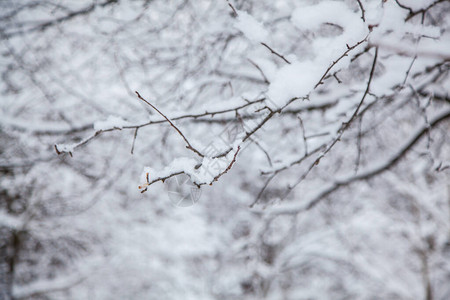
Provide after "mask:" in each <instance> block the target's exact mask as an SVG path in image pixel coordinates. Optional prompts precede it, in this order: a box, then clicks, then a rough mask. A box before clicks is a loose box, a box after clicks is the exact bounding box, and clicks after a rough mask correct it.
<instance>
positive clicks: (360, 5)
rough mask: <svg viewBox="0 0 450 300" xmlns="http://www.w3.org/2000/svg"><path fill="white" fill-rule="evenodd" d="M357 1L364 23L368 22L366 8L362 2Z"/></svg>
mask: <svg viewBox="0 0 450 300" xmlns="http://www.w3.org/2000/svg"><path fill="white" fill-rule="evenodd" d="M356 1H357V2H358V5H359V8H360V9H361V19H362V20H363V22H366V18H365V16H364V14H365V12H366V11H365V10H364V7H363V5H362V3H361V1H360V0H356Z"/></svg>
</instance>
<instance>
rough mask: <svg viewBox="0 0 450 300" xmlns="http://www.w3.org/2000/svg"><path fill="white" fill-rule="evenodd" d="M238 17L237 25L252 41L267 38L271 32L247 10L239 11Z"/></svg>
mask: <svg viewBox="0 0 450 300" xmlns="http://www.w3.org/2000/svg"><path fill="white" fill-rule="evenodd" d="M237 13H238V18H237V23H236V24H235V27H236V28H237V29H239V30H240V31H241V32H242V33H243V34H244V35H245V37H247V38H248V39H249V40H250V41H252V42H263V41H265V40H267V37H268V36H269V33H268V32H267V30H266V29H265V28H264V26H263V25H262V24H261V23H260V22H258V21H257V20H256V19H255V18H253V17H252V16H251V15H249V14H248V13H246V12H245V11H240V10H239V11H237Z"/></svg>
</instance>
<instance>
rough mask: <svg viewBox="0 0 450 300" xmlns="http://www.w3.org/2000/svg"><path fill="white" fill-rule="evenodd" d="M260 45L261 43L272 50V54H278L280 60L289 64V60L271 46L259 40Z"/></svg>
mask: <svg viewBox="0 0 450 300" xmlns="http://www.w3.org/2000/svg"><path fill="white" fill-rule="evenodd" d="M261 45H263V46H264V47H266V48H267V49H269V51H270V52H272V54H275V55H276V56H278V57H279V58H281V59H282V60H284V61H285V62H286V63H287V64H291V62H290V61H288V60H287V59H286V57H284V56H283V55H281V54H280V53H278V52H276V51H275V50H273V49H272V48H270V47H269V46H268V45H267V44H266V43H264V42H261Z"/></svg>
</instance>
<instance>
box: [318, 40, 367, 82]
mask: <svg viewBox="0 0 450 300" xmlns="http://www.w3.org/2000/svg"><path fill="white" fill-rule="evenodd" d="M368 37H369V35H366V37H365V38H364V39H362V40H361V41H359V42H357V43H356V44H354V45H353V46H349V45H347V50H345V52H344V53H343V54H342V55H341V56H339V57H338V59H336V60H335V61H333V62H332V63H331V65H330V66H329V67H328V69H327V70H326V71H325V73H324V74H323V76H322V77H321V78H320V80H319V82H317V83H316V85H315V86H314V88H315V89H316V88H317V87H318V86H319V85H321V84H323V80H324V79H325V77H326V76H327V75H328V72H330V70H331V69H332V68H333V67H334V66H335V65H336V64H337V63H338V62H339V61H340V60H341V59H343V58H344V57H346V56H347V55H348V53H349V52H350V51H352V50H353V49H355V48H356V47H358V46H359V45H361V44H362V43H364V42H365V41H367V38H368Z"/></svg>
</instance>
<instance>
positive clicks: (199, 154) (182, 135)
mask: <svg viewBox="0 0 450 300" xmlns="http://www.w3.org/2000/svg"><path fill="white" fill-rule="evenodd" d="M135 93H136V95H137V96H138V98H139V99H141V100H142V101H144V102H145V103H147V104H148V105H150V106H151V108H153V109H154V110H156V111H157V112H158V113H159V114H160V115H161V116H162V117H163V118H164V119H166V120H167V122H169V124H170V126H172V127H173V128H174V129H175V130H176V131H177V132H178V133H179V134H180V135H181V137H182V138H183V140H184V141H185V142H186V144H187V146H186V148H187V149H189V150H191V151H193V152H194V153H196V154H197V155H198V156H200V157H205V155H203V154H202V153H201V152H200V151H198V150H197V149H195V148H194V147H192V145H191V143H189V141H188V139H187V138H186V137H185V136H184V134H183V133H182V132H181V130H180V129H178V127H177V126H175V124H173V123H172V121H171V120H170V119H169V118H168V117H166V116H165V115H164V114H163V113H162V112H161V111H160V110H159V109H157V108H156V107H155V106H154V105H153V104H151V103H150V102H148V101H147V100H145V99H144V98H142V97H141V95H140V94H139V93H138V92H137V91H135Z"/></svg>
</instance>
